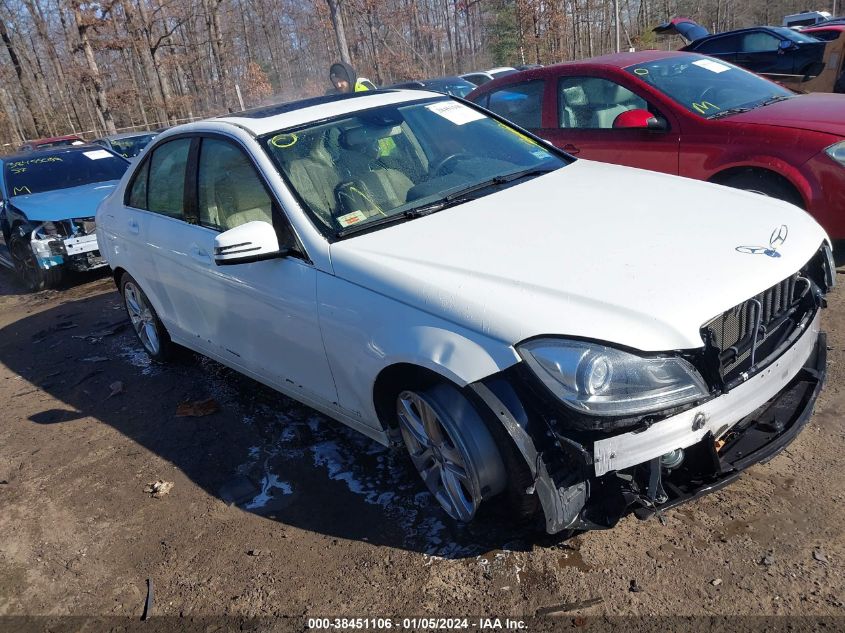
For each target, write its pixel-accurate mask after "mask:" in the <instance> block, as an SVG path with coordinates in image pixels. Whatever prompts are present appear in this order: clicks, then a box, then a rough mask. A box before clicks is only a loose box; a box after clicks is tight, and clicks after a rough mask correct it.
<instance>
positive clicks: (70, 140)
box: [18, 134, 86, 152]
mask: <svg viewBox="0 0 845 633" xmlns="http://www.w3.org/2000/svg"><path fill="white" fill-rule="evenodd" d="M85 143H86V141H85V140H84V139H82V138H80V137H79V136H77V135H76V134H68V135H67V136H52V137H50V138H40V139H37V140H34V141H26V142H25V143H24V144H23V145H21V146H20V147H19V148H18V150H19V151H22V152H25V151H29V150H33V149H52V148H54V147H65V146H67V145H85Z"/></svg>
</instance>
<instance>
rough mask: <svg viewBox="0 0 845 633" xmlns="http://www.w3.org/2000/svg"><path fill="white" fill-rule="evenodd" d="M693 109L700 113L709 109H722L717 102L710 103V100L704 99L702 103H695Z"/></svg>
mask: <svg viewBox="0 0 845 633" xmlns="http://www.w3.org/2000/svg"><path fill="white" fill-rule="evenodd" d="M692 109H693V110H695V111H696V112H698V113H699V114H705V113H706V112H707V111H708V110H721V109H722V108H720V107H719V106H717V105H716V104H715V103H710V102H709V101H702V102H701V103H693V104H692Z"/></svg>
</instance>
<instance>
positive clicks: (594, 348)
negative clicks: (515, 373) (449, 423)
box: [518, 338, 709, 416]
mask: <svg viewBox="0 0 845 633" xmlns="http://www.w3.org/2000/svg"><path fill="white" fill-rule="evenodd" d="M518 350H519V353H520V355H521V356H522V358H523V359H524V360H525V362H526V363H527V365H528V366H529V367H530V368H531V369H532V370H533V371H534V373H535V374H536V375H537V377H538V378H539V379H540V380H541V381H543V383H544V384H545V385H546V387H548V388H549V389H550V390H551V391H552V393H554V394H555V395H556V396H557V397H558V398H560V399H561V400H562V401H563V402H564V403H565V404H567V405H569V406H571V407H572V408H574V409H577V410H579V411H582V412H584V413H589V414H593V415H606V416H611V415H613V416H627V415H634V414H640V413H648V412H651V411H658V410H661V409H667V408H670V407H676V406H679V405H682V404H686V403H688V402H692V401H693V400H698V399H699V398H703V397H706V396H707V395H709V391H708V389H707V385H706V384H705V383H704V381H703V380H702V378H701V376H700V375H699V374H698V372H697V371H696V370H695V369H694V368H693V366H692V365H690V364H689V363H688V362H687V361H685V360H684V359H682V358H678V357H673V356H668V357H657V358H646V357H641V356H637V355H635V354H629V353H628V352H623V351H621V350H618V349H614V348H612V347H606V346H604V345H599V344H597V343H587V342H584V341H569V340H566V339H555V338H546V339H535V340H533V341H529V342H527V343H524V344H522V345H520V346H518Z"/></svg>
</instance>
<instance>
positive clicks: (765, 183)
mask: <svg viewBox="0 0 845 633" xmlns="http://www.w3.org/2000/svg"><path fill="white" fill-rule="evenodd" d="M720 183H721V184H723V185H725V186H727V187H733V188H734V189H744V190H745V191H750V192H752V193H759V194H761V195H764V196H769V197H770V198H777V199H778V200H783V201H784V202H789V203H791V204H794V205H795V206H797V207H801V208H802V209H803V208H804V201H803V200H802V199H801V196H800V195H799V193H798V192H797V191H796V190H795V189H794V188H793V187H792V185H790V184H789V183H788V182H785V181H783V180H781V179H780V178H778V177H777V176H774V175H770V174H766V173H761V172H754V171H747V172H744V173H741V174H737V175H735V176H731V177H730V178H726V179H725V180H722V181H720Z"/></svg>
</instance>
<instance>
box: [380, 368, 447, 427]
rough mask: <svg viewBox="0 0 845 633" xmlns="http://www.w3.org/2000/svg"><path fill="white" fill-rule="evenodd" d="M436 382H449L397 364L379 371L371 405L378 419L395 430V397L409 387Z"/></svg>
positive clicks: (428, 372)
mask: <svg viewBox="0 0 845 633" xmlns="http://www.w3.org/2000/svg"><path fill="white" fill-rule="evenodd" d="M437 382H450V381H449V379H448V378H446V377H444V376H442V375H440V374H438V373H437V372H434V371H431V370H430V369H426V368H425V367H420V366H419V365H413V364H411V363H397V364H395V365H390V366H389V367H385V368H384V369H382V370H381V372H380V373H379V375H378V376H377V377H376V381H375V384H374V385H373V404H374V406H375V409H376V414H377V415H378V419H379V420H380V421H381V423H382V424H384V425H385V426H386V427H388V428H391V429H395V428H397V421H396V396H398V395H399V392H400V391H401V390H402V389H405V388H407V387H410V386H412V385H413V386H415V387H425V386H428V385H431V384H434V383H437Z"/></svg>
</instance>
